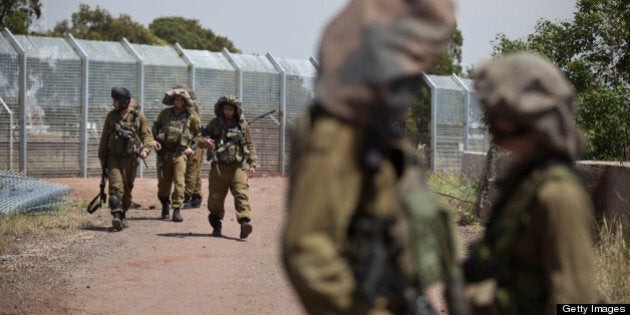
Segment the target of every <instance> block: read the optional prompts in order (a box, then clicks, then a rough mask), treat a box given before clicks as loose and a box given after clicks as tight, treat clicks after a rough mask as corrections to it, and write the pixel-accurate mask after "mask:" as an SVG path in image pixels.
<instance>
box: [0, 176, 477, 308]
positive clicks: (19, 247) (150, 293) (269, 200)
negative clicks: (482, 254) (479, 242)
mask: <svg viewBox="0 0 630 315" xmlns="http://www.w3.org/2000/svg"><path fill="white" fill-rule="evenodd" d="M99 180H100V179H99V178H87V179H85V178H61V179H48V181H52V182H57V183H61V184H65V185H68V186H70V187H72V188H73V189H74V190H75V193H74V194H72V195H70V196H68V197H69V199H71V200H76V201H86V200H90V199H91V198H92V197H93V196H94V195H95V194H96V193H97V191H98V183H99ZM156 186H157V181H156V180H155V179H137V180H136V185H135V188H134V193H133V196H134V197H133V199H134V201H135V202H137V203H139V204H141V206H142V207H141V209H134V210H130V211H129V212H128V218H129V224H130V225H131V227H130V228H129V229H125V230H123V231H122V232H113V231H112V229H111V215H110V214H109V211H108V209H100V210H98V211H97V212H96V213H94V214H92V215H90V216H91V217H92V218H94V219H95V220H96V221H97V222H98V224H97V226H96V227H95V228H91V229H88V230H82V231H79V232H78V233H69V234H63V235H60V236H54V237H46V238H43V237H33V238H30V239H26V240H16V241H15V244H14V247H13V248H14V250H13V251H12V252H10V253H7V254H5V255H3V256H2V259H0V314H9V313H27V314H38V313H48V314H50V313H54V314H111V313H120V314H222V315H223V314H227V315H229V314H274V315H275V314H292V315H293V314H297V315H299V314H304V311H303V309H302V307H301V305H300V303H299V301H298V299H297V297H296V296H295V295H294V293H293V291H292V289H291V286H290V285H289V283H288V280H287V279H286V276H285V273H284V270H283V269H282V264H281V262H280V255H279V254H280V230H281V228H282V224H283V220H284V198H285V195H286V189H287V187H286V186H287V179H286V178H284V177H257V178H252V179H250V199H251V202H252V206H253V209H252V216H253V218H252V223H253V225H254V231H253V233H252V234H251V235H250V236H249V238H247V239H246V240H240V239H239V238H238V235H239V226H238V224H237V223H236V220H235V214H234V205H233V199H232V197H231V196H228V200H227V202H226V218H225V220H224V223H223V224H224V227H223V233H224V237H221V238H217V237H212V236H211V235H210V232H211V228H210V226H209V224H208V221H207V214H208V212H207V210H206V208H205V206H206V202H205V201H204V202H203V203H202V206H201V208H200V209H187V210H183V216H184V222H182V223H174V222H171V221H162V220H159V219H158V217H159V216H160V205H159V202H158V201H157V197H156V195H155V194H156V190H157V188H156ZM203 186H204V187H203V194H204V197H207V179H206V180H204V181H203ZM86 215H87V213H86ZM458 232H459V234H460V236H461V238H462V239H463V240H464V244H465V245H467V243H468V242H469V241H470V240H471V239H474V238H475V237H477V236H478V231H477V230H476V229H475V228H469V227H460V228H458ZM3 269H4V270H3ZM438 288H439V286H438ZM437 290H438V289H434V290H432V292H431V294H430V295H431V296H432V297H431V300H432V301H434V303H436V307H437V309H438V311H440V313H445V309H444V305H443V303H442V302H441V301H440V299H439V293H438V292H437Z"/></svg>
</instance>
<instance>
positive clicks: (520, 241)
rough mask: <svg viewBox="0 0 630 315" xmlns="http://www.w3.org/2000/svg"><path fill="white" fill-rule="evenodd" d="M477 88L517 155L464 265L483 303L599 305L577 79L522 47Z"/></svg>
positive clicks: (520, 307)
mask: <svg viewBox="0 0 630 315" xmlns="http://www.w3.org/2000/svg"><path fill="white" fill-rule="evenodd" d="M475 88H476V90H477V91H478V94H479V98H480V103H481V104H482V106H483V107H484V110H485V115H486V120H487V121H488V122H489V126H490V131H491V133H492V135H493V138H494V142H495V143H496V144H497V145H499V146H502V147H504V148H506V149H508V150H510V151H512V156H513V157H514V158H515V159H516V160H517V161H516V163H515V164H514V166H513V167H512V169H510V170H509V171H508V172H507V173H508V174H510V175H509V176H508V177H507V178H506V179H505V180H503V181H501V183H500V187H501V191H500V194H499V196H498V198H497V199H496V200H495V201H494V203H493V209H492V215H491V218H490V220H489V222H488V224H487V227H486V231H485V234H484V236H483V238H482V239H481V240H480V241H479V242H478V243H477V244H476V245H474V246H473V247H472V249H471V254H470V256H469V258H468V260H467V261H466V263H465V265H464V266H465V268H464V270H465V274H466V280H467V281H468V283H469V284H468V287H467V293H468V295H469V297H470V300H471V303H472V305H473V306H474V309H475V311H477V312H478V313H480V314H555V312H556V304H567V303H596V302H597V298H596V294H595V288H594V285H595V283H594V270H593V248H592V235H591V222H592V216H593V206H592V203H591V200H590V198H589V197H588V194H587V192H586V190H585V188H584V186H583V184H582V182H581V181H580V179H579V178H578V176H577V175H576V173H575V170H574V169H573V161H574V160H575V159H576V158H577V157H578V156H579V154H580V153H581V151H582V149H583V140H582V138H581V136H580V134H579V132H578V131H577V129H576V128H575V125H574V119H575V92H574V91H573V88H572V86H571V84H570V83H569V81H568V80H566V79H565V78H564V76H563V75H562V73H561V72H560V71H559V70H558V69H557V68H556V67H555V66H554V65H553V64H552V63H551V62H550V61H548V60H547V59H545V58H542V57H540V56H536V55H533V54H528V53H521V54H514V55H509V56H507V57H504V58H502V59H498V60H493V61H490V62H488V63H486V64H483V65H481V66H480V67H479V68H478V73H477V77H476V81H475ZM528 148H529V149H528Z"/></svg>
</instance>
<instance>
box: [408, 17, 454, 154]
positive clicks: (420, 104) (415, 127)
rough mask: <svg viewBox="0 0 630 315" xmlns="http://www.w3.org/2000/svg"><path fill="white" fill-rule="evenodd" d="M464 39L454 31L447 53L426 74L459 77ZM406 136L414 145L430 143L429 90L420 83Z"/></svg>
mask: <svg viewBox="0 0 630 315" xmlns="http://www.w3.org/2000/svg"><path fill="white" fill-rule="evenodd" d="M463 43H464V37H463V36H462V32H461V31H460V30H459V29H457V28H456V29H455V31H454V32H453V35H452V36H451V39H450V41H449V48H448V51H447V52H445V53H443V54H442V55H440V56H439V57H438V60H437V62H436V64H435V65H434V66H433V67H432V68H431V69H430V70H429V71H427V73H430V74H435V75H451V74H457V75H460V74H461V72H462V66H461V63H462V45H463ZM405 129H406V133H407V136H408V137H409V138H410V139H411V141H413V142H415V143H430V141H431V90H430V88H429V87H428V86H427V85H426V84H424V83H421V84H420V86H419V97H418V101H417V102H416V103H415V104H414V105H413V106H411V108H410V109H409V112H408V114H407V118H406V121H405Z"/></svg>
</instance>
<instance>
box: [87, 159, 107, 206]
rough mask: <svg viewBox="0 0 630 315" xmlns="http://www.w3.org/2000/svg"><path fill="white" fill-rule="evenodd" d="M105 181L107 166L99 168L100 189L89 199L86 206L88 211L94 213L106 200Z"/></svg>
mask: <svg viewBox="0 0 630 315" xmlns="http://www.w3.org/2000/svg"><path fill="white" fill-rule="evenodd" d="M106 182H107V166H103V167H102V168H101V185H100V189H101V191H100V192H99V193H98V195H96V197H94V199H92V201H90V203H89V204H88V206H87V212H88V213H94V211H96V210H98V209H99V208H102V207H103V202H105V201H106V200H107V194H106V193H105V183H106Z"/></svg>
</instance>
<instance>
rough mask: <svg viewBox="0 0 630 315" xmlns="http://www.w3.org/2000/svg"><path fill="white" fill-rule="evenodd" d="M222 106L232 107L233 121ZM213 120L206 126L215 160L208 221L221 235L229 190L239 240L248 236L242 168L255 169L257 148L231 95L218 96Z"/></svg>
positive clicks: (245, 190) (211, 178)
mask: <svg viewBox="0 0 630 315" xmlns="http://www.w3.org/2000/svg"><path fill="white" fill-rule="evenodd" d="M223 106H233V107H234V108H235V111H234V116H233V117H234V118H233V119H231V120H228V119H226V118H225V116H224V114H223V112H222V111H223ZM214 112H215V115H216V117H215V118H213V119H212V120H210V122H209V123H208V125H207V126H206V134H207V135H208V136H209V137H210V138H211V139H213V140H214V143H215V146H216V147H215V153H214V154H215V155H216V161H214V162H211V163H212V165H211V167H210V175H209V179H208V180H209V192H208V211H210V214H209V216H208V220H209V221H210V224H211V225H212V227H213V229H214V231H213V233H214V234H215V235H221V229H222V223H221V220H223V218H224V216H225V208H224V203H225V197H226V196H227V193H228V190H229V191H230V192H231V193H232V195H233V196H234V208H235V210H236V219H237V221H238V223H239V224H241V238H245V237H247V235H249V233H251V230H252V228H251V224H250V223H249V222H250V221H251V219H252V216H251V206H250V203H249V196H248V189H249V184H248V179H247V173H246V171H245V167H254V168H255V167H256V166H257V164H256V149H255V146H254V142H253V141H252V137H251V134H250V130H249V125H248V124H247V121H245V120H244V119H242V108H241V105H240V100H238V98H236V97H234V96H225V97H221V98H220V99H219V101H217V103H216V104H215V107H214Z"/></svg>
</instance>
